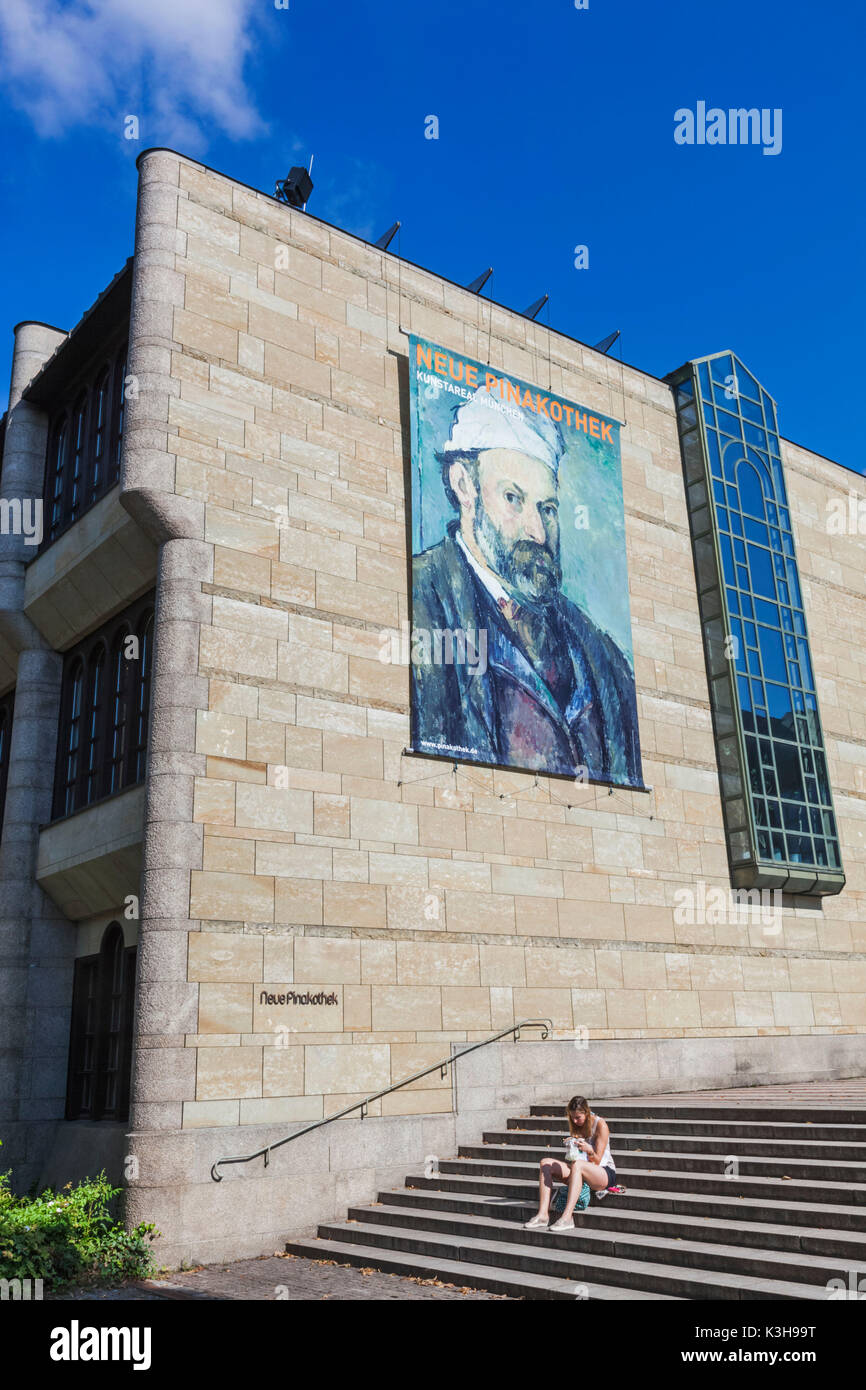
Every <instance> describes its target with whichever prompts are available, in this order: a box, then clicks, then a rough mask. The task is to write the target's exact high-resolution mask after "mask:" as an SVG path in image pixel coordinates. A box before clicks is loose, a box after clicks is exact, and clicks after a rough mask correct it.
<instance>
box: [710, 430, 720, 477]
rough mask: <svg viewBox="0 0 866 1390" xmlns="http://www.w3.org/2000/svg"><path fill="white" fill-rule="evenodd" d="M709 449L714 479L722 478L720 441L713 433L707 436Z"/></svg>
mask: <svg viewBox="0 0 866 1390" xmlns="http://www.w3.org/2000/svg"><path fill="white" fill-rule="evenodd" d="M707 449H708V451H709V455H710V471H711V473H712V475H713V477H714V478H721V476H722V456H721V454H720V453H719V441H718V439H717V438H716V436H715V434H714V433H713V432H712V431H710V432H709V434H708V435H707Z"/></svg>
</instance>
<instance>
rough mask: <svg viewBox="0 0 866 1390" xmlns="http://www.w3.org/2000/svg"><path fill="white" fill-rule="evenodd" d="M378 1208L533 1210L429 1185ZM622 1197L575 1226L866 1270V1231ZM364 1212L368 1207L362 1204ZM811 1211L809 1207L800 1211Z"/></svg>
mask: <svg viewBox="0 0 866 1390" xmlns="http://www.w3.org/2000/svg"><path fill="white" fill-rule="evenodd" d="M378 1200H379V1202H380V1203H382V1204H383V1205H384V1206H392V1207H409V1208H411V1209H413V1210H416V1209H418V1210H424V1211H429V1212H443V1211H452V1212H455V1213H458V1214H461V1215H467V1216H487V1217H490V1216H491V1214H492V1213H495V1212H497V1211H498V1212H501V1213H502V1214H503V1219H504V1220H507V1221H509V1222H514V1221H516V1222H522V1221H525V1220H528V1219H529V1217H530V1216H532V1215H534V1213H535V1199H534V1197H533V1198H532V1199H529V1198H527V1200H526V1201H522V1200H520V1199H514V1200H512V1199H507V1198H506V1199H503V1198H499V1197H485V1196H482V1195H476V1194H467V1195H466V1196H461V1195H460V1194H458V1193H453V1192H440V1191H437V1190H435V1189H433V1188H425V1189H423V1191H419V1190H418V1189H415V1188H402V1189H399V1190H397V1191H395V1192H380V1193H379V1198H378ZM623 1200H624V1199H623V1198H622V1197H615V1198H611V1199H610V1200H607V1199H605V1201H604V1202H600V1203H596V1202H593V1203H591V1205H590V1206H589V1208H588V1209H587V1210H586V1211H585V1212H578V1213H577V1214H576V1216H575V1220H576V1221H578V1222H579V1223H580V1226H581V1229H582V1230H583V1229H587V1228H597V1229H598V1230H603V1231H604V1232H605V1233H606V1234H610V1233H617V1232H620V1231H625V1232H630V1233H631V1234H634V1235H648V1236H664V1237H666V1238H667V1239H668V1240H678V1239H685V1240H693V1241H710V1242H712V1241H718V1240H721V1241H723V1242H724V1243H725V1244H726V1245H737V1246H741V1247H742V1248H743V1249H745V1250H748V1249H757V1250H779V1251H788V1252H792V1253H794V1254H801V1255H814V1256H817V1257H818V1258H819V1259H830V1260H847V1261H848V1262H849V1263H853V1264H854V1265H856V1266H858V1267H859V1266H862V1267H863V1268H866V1230H864V1231H863V1232H853V1231H841V1230H822V1229H821V1228H820V1227H817V1226H791V1225H788V1226H783V1225H780V1224H775V1223H773V1222H770V1221H734V1220H732V1219H730V1218H728V1217H723V1216H714V1217H710V1216H700V1217H696V1216H694V1215H693V1214H691V1213H687V1214H685V1215H681V1214H680V1213H678V1212H642V1211H640V1210H638V1209H633V1210H632V1209H623V1207H622V1206H621V1205H620V1204H621V1203H622V1201H623ZM366 1210H367V1211H370V1210H372V1209H371V1208H367V1209H366ZM804 1214H805V1215H811V1214H812V1213H811V1212H810V1211H807V1212H806V1213H804Z"/></svg>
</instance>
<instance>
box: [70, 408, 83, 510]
mask: <svg viewBox="0 0 866 1390" xmlns="http://www.w3.org/2000/svg"><path fill="white" fill-rule="evenodd" d="M86 454H87V396H86V395H83V396H79V398H78V400H77V401H76V402H75V408H74V409H73V411H72V439H71V456H70V460H69V491H68V497H67V505H66V513H67V515H68V517H69V519H70V520H71V521H77V519H78V515H79V512H80V511H81V497H82V492H83V490H84V485H85V469H86Z"/></svg>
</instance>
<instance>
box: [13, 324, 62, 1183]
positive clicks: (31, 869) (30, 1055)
mask: <svg viewBox="0 0 866 1390" xmlns="http://www.w3.org/2000/svg"><path fill="white" fill-rule="evenodd" d="M64 336H65V335H64V334H62V333H61V332H60V331H59V330H57V329H52V328H48V327H46V325H44V324H37V323H24V324H19V325H18V328H17V329H16V339H15V352H14V356H13V363H12V383H11V388H10V395H9V414H8V419H7V426H6V442H5V447H4V454H3V471H2V484H0V491H2V496H3V497H4V498H7V499H10V500H13V499H15V500H19V501H20V502H21V503H22V504H23V503H26V502H28V501H30V502H34V501H35V502H41V498H42V487H43V478H44V469H45V447H46V436H47V420H46V418H45V415H44V413H43V412H42V411H41V410H38V409H37V408H36V407H34V406H32V405H31V404H30V403H29V402H28V401H25V400H24V399H22V392H23V390H24V388H25V387H26V385H27V383H28V382H29V381H31V380H32V378H33V377H34V376H35V374H36V373H37V372H38V370H39V369H40V367H41V366H42V364H43V363H44V362H45V361H46V360H47V358H48V357H50V356H51V354H52V352H53V351H54V349H55V348H56V347H57V345H58V343H59V342H62V340H63V337H64ZM35 554H36V548H35V546H33V545H27V544H26V543H25V537H24V536H23V535H16V534H11V533H10V534H8V535H5V536H0V640H2V641H3V642H4V644H5V647H6V653H7V656H8V658H9V659H10V661H12V662H13V663H15V664H17V680H16V686H15V716H14V721H13V726H12V737H11V740H10V752H9V772H8V781H7V789H6V808H5V815H4V819H3V833H2V839H0V1137H2V1139H3V1141H4V1146H3V1151H2V1165H3V1167H4V1168H5V1167H11V1168H12V1169H13V1183H14V1186H15V1188H16V1189H17V1190H19V1191H21V1190H24V1189H26V1188H27V1187H29V1185H30V1184H31V1183H32V1182H34V1181H36V1180H37V1179H38V1177H39V1174H40V1171H41V1169H42V1165H43V1162H44V1158H45V1156H46V1153H47V1150H48V1147H49V1146H50V1143H51V1139H52V1137H53V1134H54V1131H55V1128H56V1125H57V1122H58V1121H59V1120H61V1119H62V1118H63V1114H64V1109H65V1099H66V1070H67V1058H68V1049H69V1016H70V1007H71V1000H72V968H73V959H74V949H75V933H74V930H73V928H72V926H71V924H70V923H69V922H68V921H67V920H66V918H65V917H63V916H62V914H61V913H60V912H59V910H58V909H57V908H56V907H55V906H54V904H53V903H52V902H51V901H50V899H49V898H47V897H46V895H45V894H44V893H43V892H42V890H41V889H40V888H39V887H38V885H37V883H36V861H37V853H38V847H39V832H40V829H41V827H42V826H43V825H45V824H46V823H47V822H48V821H49V820H50V817H51V801H52V795H53V786H54V766H55V758H56V750H57V727H58V714H59V701H60V678H61V670H62V657H61V656H60V655H59V654H58V653H57V652H55V651H53V650H52V649H51V648H50V647H49V646H48V645H47V643H46V642H45V640H44V639H43V638H42V636H41V634H40V633H39V632H38V630H37V629H36V628H35V627H34V626H33V624H32V623H31V622H30V621H29V619H28V618H27V617H26V615H25V614H24V611H23V596H24V575H25V569H26V566H27V564H28V562H29V561H31V560H32V559H33V558H34V556H35Z"/></svg>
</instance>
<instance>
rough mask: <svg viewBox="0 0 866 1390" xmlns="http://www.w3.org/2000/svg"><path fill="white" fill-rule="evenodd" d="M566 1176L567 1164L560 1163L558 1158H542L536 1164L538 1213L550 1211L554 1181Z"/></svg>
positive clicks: (540, 1214)
mask: <svg viewBox="0 0 866 1390" xmlns="http://www.w3.org/2000/svg"><path fill="white" fill-rule="evenodd" d="M567 1178H568V1164H567V1163H560V1161H559V1159H558V1158H543V1159H542V1160H541V1162H540V1163H539V1165H538V1215H539V1216H540V1217H545V1216H547V1214H548V1212H549V1211H550V1198H551V1194H552V1193H553V1184H554V1182H565V1181H566V1179H567Z"/></svg>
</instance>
